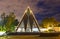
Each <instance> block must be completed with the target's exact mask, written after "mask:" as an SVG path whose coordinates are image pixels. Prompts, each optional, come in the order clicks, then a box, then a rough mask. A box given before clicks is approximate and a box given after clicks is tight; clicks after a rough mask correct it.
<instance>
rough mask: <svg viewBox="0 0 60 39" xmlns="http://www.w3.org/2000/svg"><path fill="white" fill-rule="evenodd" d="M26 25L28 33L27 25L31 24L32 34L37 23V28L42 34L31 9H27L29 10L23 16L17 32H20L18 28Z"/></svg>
mask: <svg viewBox="0 0 60 39" xmlns="http://www.w3.org/2000/svg"><path fill="white" fill-rule="evenodd" d="M22 22H23V23H24V30H25V32H26V29H27V24H28V22H29V24H30V29H31V32H32V27H33V23H35V25H36V27H37V28H38V30H39V32H40V29H39V24H38V22H37V20H36V18H35V16H34V14H33V12H32V10H31V9H30V7H27V9H26V10H25V12H24V14H23V16H22V19H21V21H20V22H19V24H18V25H17V28H16V31H17V30H18V28H19V27H20V25H21V23H22Z"/></svg>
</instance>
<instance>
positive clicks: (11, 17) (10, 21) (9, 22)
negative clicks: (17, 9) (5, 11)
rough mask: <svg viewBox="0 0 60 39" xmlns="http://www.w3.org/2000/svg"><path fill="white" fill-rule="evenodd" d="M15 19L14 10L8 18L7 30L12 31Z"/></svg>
mask: <svg viewBox="0 0 60 39" xmlns="http://www.w3.org/2000/svg"><path fill="white" fill-rule="evenodd" d="M14 20H15V15H14V12H12V13H10V14H9V16H8V19H7V23H6V25H5V27H6V30H7V32H11V24H12V23H13V22H14Z"/></svg>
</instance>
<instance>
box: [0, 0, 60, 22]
mask: <svg viewBox="0 0 60 39" xmlns="http://www.w3.org/2000/svg"><path fill="white" fill-rule="evenodd" d="M27 6H30V7H31V9H32V11H33V13H34V14H35V16H36V18H37V20H38V21H40V22H41V20H42V19H44V18H45V17H52V16H53V17H54V18H56V20H57V21H60V0H0V14H1V13H3V12H5V13H7V14H9V13H10V12H15V15H16V16H17V17H16V18H18V19H20V18H21V17H22V15H23V13H24V11H25V9H26V8H27Z"/></svg>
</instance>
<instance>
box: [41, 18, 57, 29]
mask: <svg viewBox="0 0 60 39" xmlns="http://www.w3.org/2000/svg"><path fill="white" fill-rule="evenodd" d="M42 24H43V26H44V27H45V28H48V27H54V26H57V24H58V22H57V21H56V19H55V18H53V17H50V18H45V19H43V20H42Z"/></svg>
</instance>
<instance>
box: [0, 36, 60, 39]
mask: <svg viewBox="0 0 60 39" xmlns="http://www.w3.org/2000/svg"><path fill="white" fill-rule="evenodd" d="M0 39H60V36H56V37H39V36H38V35H35V36H34V35H16V36H4V37H0Z"/></svg>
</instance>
